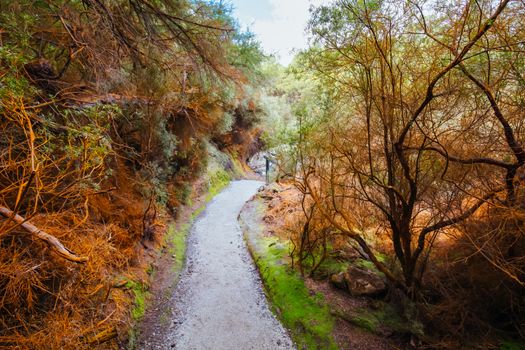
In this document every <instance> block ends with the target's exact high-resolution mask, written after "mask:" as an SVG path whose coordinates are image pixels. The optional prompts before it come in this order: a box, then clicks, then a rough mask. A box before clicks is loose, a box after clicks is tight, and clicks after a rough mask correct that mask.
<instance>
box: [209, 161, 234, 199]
mask: <svg viewBox="0 0 525 350" xmlns="http://www.w3.org/2000/svg"><path fill="white" fill-rule="evenodd" d="M230 181H231V176H230V174H228V173H227V172H226V171H225V170H224V169H219V170H217V171H215V172H214V173H212V174H211V175H210V180H209V185H208V194H207V195H206V202H209V201H210V200H211V199H212V198H213V197H215V196H216V195H217V194H218V193H219V192H220V191H221V190H222V189H223V188H224V187H226V186H227V185H228V184H229V183H230Z"/></svg>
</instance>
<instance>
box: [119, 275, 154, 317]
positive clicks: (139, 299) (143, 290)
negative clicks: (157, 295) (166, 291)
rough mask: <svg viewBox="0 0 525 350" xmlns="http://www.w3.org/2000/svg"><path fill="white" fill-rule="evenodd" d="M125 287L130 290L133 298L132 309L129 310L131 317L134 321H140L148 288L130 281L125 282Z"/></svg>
mask: <svg viewBox="0 0 525 350" xmlns="http://www.w3.org/2000/svg"><path fill="white" fill-rule="evenodd" d="M125 287H126V288H128V289H130V290H131V291H132V292H133V294H134V297H135V300H134V303H133V308H132V309H131V317H133V320H135V321H140V320H141V319H142V317H144V313H145V312H146V298H147V297H148V295H149V292H148V287H147V286H146V285H145V284H143V283H141V282H136V281H131V280H130V281H128V282H126V285H125Z"/></svg>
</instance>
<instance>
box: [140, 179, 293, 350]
mask: <svg viewBox="0 0 525 350" xmlns="http://www.w3.org/2000/svg"><path fill="white" fill-rule="evenodd" d="M262 184H263V183H262V182H259V181H248V180H242V181H234V182H232V183H231V184H230V185H229V186H228V187H227V188H226V189H225V190H224V191H222V192H221V193H220V194H218V195H217V196H216V197H215V198H214V199H213V201H212V202H211V203H210V204H208V206H207V208H206V210H205V212H204V213H203V214H201V215H200V216H199V218H198V219H197V220H196V221H195V223H194V225H193V228H192V231H191V234H190V238H189V242H188V258H187V262H186V267H185V269H184V271H183V273H182V275H181V280H180V282H179V284H178V286H177V288H176V290H175V292H174V295H173V296H172V298H171V304H172V305H170V307H172V308H173V309H174V310H175V311H174V320H173V322H171V323H170V326H169V329H168V331H167V332H160V333H161V334H159V336H161V337H163V338H165V339H156V341H155V342H154V343H155V344H152V343H149V344H142V348H143V349H146V348H147V349H173V348H175V349H178V350H190V349H191V350H205V349H213V350H236V349H239V350H241V349H242V350H248V349H253V350H266V349H267V350H279V349H295V347H294V345H293V342H292V340H291V339H290V337H289V335H288V333H287V331H286V330H285V329H284V328H283V326H282V325H281V324H280V322H279V321H278V320H277V319H276V318H275V316H274V315H273V314H272V312H271V311H270V310H269V307H268V303H267V300H266V297H265V295H264V293H263V290H262V285H261V281H260V279H259V276H258V273H257V270H256V268H255V266H254V264H253V261H252V259H251V257H250V255H249V253H248V251H247V248H246V245H245V243H244V240H243V236H242V232H241V229H240V228H239V225H238V223H237V215H238V214H239V211H240V210H241V208H242V206H243V205H244V203H245V202H246V201H247V200H248V199H249V198H250V197H252V196H253V195H254V194H255V193H256V192H257V189H258V188H259V187H260V186H261V185H262Z"/></svg>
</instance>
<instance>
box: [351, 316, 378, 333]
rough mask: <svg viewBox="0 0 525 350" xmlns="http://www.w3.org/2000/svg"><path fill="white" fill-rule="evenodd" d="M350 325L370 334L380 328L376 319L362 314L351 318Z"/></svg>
mask: <svg viewBox="0 0 525 350" xmlns="http://www.w3.org/2000/svg"><path fill="white" fill-rule="evenodd" d="M352 323H354V324H355V325H356V326H358V327H361V328H363V329H366V330H367V331H370V332H377V330H378V329H379V326H380V322H379V320H378V318H377V317H376V316H375V315H373V314H369V313H363V314H360V315H358V316H355V317H353V318H352Z"/></svg>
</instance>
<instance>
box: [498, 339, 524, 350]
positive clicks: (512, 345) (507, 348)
mask: <svg viewBox="0 0 525 350" xmlns="http://www.w3.org/2000/svg"><path fill="white" fill-rule="evenodd" d="M524 349H525V344H523V342H521V341H515V340H505V341H503V342H502V343H501V345H500V347H499V350H524Z"/></svg>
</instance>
